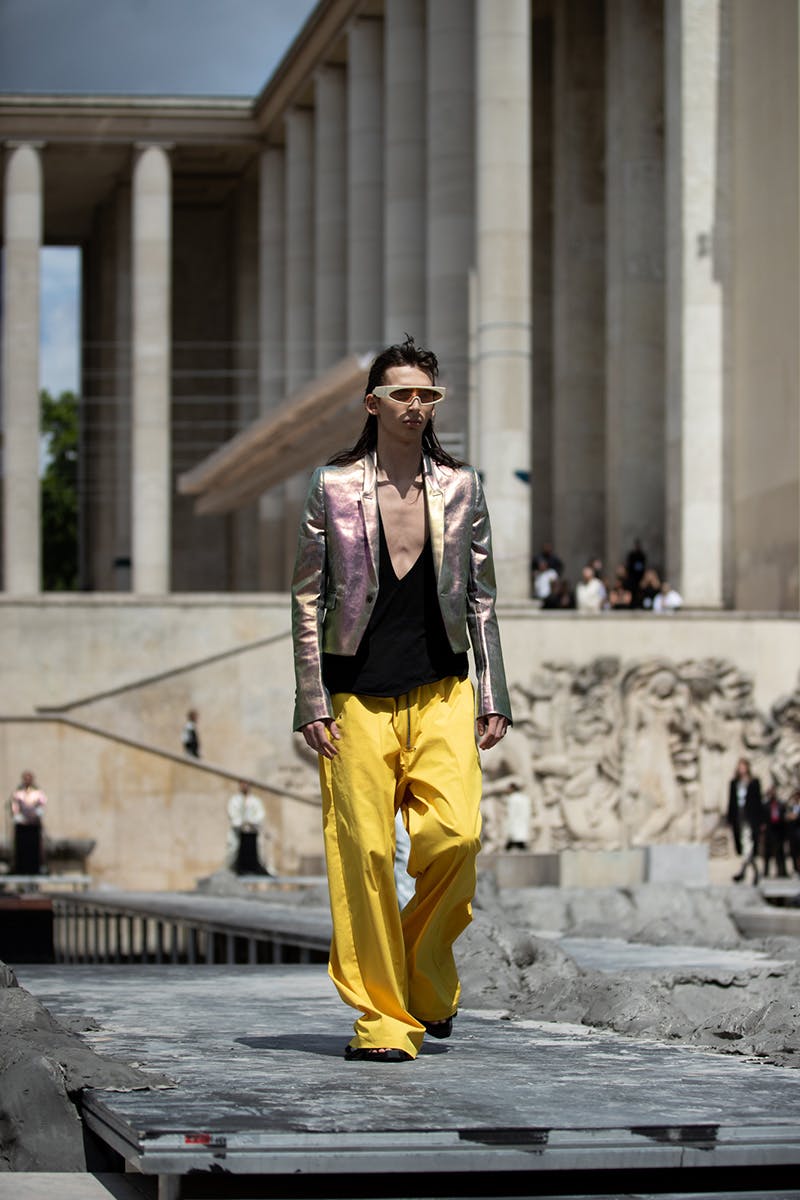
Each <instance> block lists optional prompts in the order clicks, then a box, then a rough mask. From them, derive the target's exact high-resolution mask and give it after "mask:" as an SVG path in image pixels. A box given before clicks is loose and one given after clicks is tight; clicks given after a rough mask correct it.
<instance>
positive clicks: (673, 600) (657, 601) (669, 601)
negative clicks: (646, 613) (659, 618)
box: [653, 579, 683, 612]
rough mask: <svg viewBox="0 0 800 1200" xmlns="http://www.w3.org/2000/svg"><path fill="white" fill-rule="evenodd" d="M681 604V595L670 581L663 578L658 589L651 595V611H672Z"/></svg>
mask: <svg viewBox="0 0 800 1200" xmlns="http://www.w3.org/2000/svg"><path fill="white" fill-rule="evenodd" d="M682 604H683V597H682V596H681V594H680V592H678V591H677V590H676V589H675V588H674V587H673V586H672V584H671V583H668V582H667V580H666V579H665V580H664V582H663V583H662V584H661V588H660V590H659V591H658V592H657V593H656V595H655V596H654V597H653V612H674V611H675V610H676V609H677V608H680V607H681V605H682Z"/></svg>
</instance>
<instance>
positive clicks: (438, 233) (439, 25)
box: [426, 0, 505, 453]
mask: <svg viewBox="0 0 800 1200" xmlns="http://www.w3.org/2000/svg"><path fill="white" fill-rule="evenodd" d="M504 3H505V0H504ZM474 42H475V35H474V5H473V0H428V24H427V55H426V63H427V79H428V91H427V95H428V111H427V133H428V138H427V170H426V190H427V231H426V232H427V280H426V320H427V328H426V339H427V342H428V344H429V345H430V347H431V349H432V350H434V351H435V352H436V353H437V354H438V356H439V359H440V362H441V365H442V377H441V381H442V383H444V384H446V386H447V387H448V388H449V389H450V395H449V396H448V398H447V400H446V401H445V403H444V404H443V405H442V406H441V412H439V413H437V416H436V420H437V430H438V431H439V433H440V434H447V435H450V436H451V437H454V441H453V443H452V444H453V448H454V449H455V450H456V452H457V453H465V452H466V446H467V445H468V442H469V430H468V419H469V399H468V396H469V362H468V359H467V346H468V343H469V271H470V267H471V265H472V261H473V255H474V249H475V241H474V239H475V177H474V176H475V160H474V153H473V137H474V125H475V121H474V110H475V100H474V95H475V70H474V65H475V64H474Z"/></svg>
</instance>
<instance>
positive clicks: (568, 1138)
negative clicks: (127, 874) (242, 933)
mask: <svg viewBox="0 0 800 1200" xmlns="http://www.w3.org/2000/svg"><path fill="white" fill-rule="evenodd" d="M18 974H19V978H20V982H21V983H22V985H23V986H24V987H27V988H28V989H29V990H30V991H31V992H32V993H33V994H34V995H35V996H37V998H38V999H39V1000H40V1001H41V1002H42V1003H44V1004H45V1005H46V1007H47V1008H48V1009H49V1010H50V1011H51V1012H52V1013H53V1015H54V1016H55V1017H56V1018H57V1019H59V1020H60V1021H62V1022H63V1023H64V1024H66V1025H67V1026H68V1027H70V1028H73V1029H80V1028H81V1026H82V1024H83V1022H85V1021H86V1020H87V1018H88V1019H91V1020H93V1021H94V1022H96V1023H97V1028H95V1029H93V1030H90V1031H88V1032H86V1033H85V1034H84V1036H85V1038H86V1040H87V1041H88V1042H89V1043H90V1044H91V1045H92V1046H93V1047H94V1048H95V1049H96V1050H97V1051H98V1052H99V1053H102V1054H106V1055H110V1056H112V1057H115V1058H120V1059H122V1060H123V1061H125V1062H129V1063H136V1064H138V1065H140V1066H141V1067H143V1068H144V1069H146V1070H149V1071H152V1072H159V1073H163V1074H164V1075H166V1076H168V1077H169V1079H170V1080H171V1081H173V1083H174V1085H175V1086H173V1087H168V1088H160V1089H157V1090H149V1091H136V1092H127V1093H123V1092H110V1091H102V1092H100V1091H94V1092H89V1093H88V1094H87V1095H86V1096H85V1098H84V1105H83V1114H84V1119H85V1121H86V1122H87V1124H88V1125H89V1127H90V1128H91V1129H92V1130H93V1131H94V1133H95V1134H96V1135H97V1136H98V1137H99V1138H101V1139H102V1140H103V1141H104V1142H106V1143H107V1144H108V1145H110V1146H111V1147H112V1148H113V1150H114V1151H116V1152H117V1153H118V1154H119V1155H121V1156H122V1157H123V1158H124V1159H125V1160H126V1161H127V1162H128V1163H129V1164H130V1165H132V1166H133V1167H135V1168H138V1169H139V1170H141V1171H143V1172H144V1173H145V1174H147V1175H152V1176H157V1177H158V1178H159V1180H160V1191H159V1195H160V1196H161V1197H164V1198H167V1197H171V1196H178V1195H182V1196H183V1195H185V1196H211V1195H214V1196H237V1195H239V1196H242V1195H248V1196H255V1195H270V1196H273V1197H275V1196H280V1195H284V1194H286V1195H293V1196H306V1195H307V1196H323V1195H333V1194H337V1195H338V1194H342V1195H350V1196H367V1195H374V1196H378V1195H383V1196H429V1195H430V1196H433V1195H438V1196H442V1195H448V1196H460V1195H463V1196H467V1195H469V1196H477V1195H486V1196H488V1195H492V1196H494V1197H499V1196H503V1195H531V1194H536V1195H545V1194H549V1193H552V1194H555V1193H559V1194H561V1195H565V1194H567V1193H569V1194H573V1195H581V1196H588V1195H600V1194H604V1195H612V1194H619V1193H621V1192H625V1193H626V1194H627V1195H632V1194H635V1193H638V1194H646V1193H647V1194H649V1193H656V1192H658V1193H662V1194H664V1193H667V1192H670V1193H676V1194H677V1193H688V1192H690V1191H692V1190H699V1191H703V1192H707V1191H708V1190H716V1191H718V1192H721V1191H724V1189H725V1187H726V1186H727V1185H728V1184H730V1186H731V1190H736V1189H744V1188H746V1187H748V1186H749V1187H751V1188H755V1189H758V1190H759V1191H761V1192H762V1194H766V1193H767V1192H772V1193H773V1194H774V1195H776V1196H777V1195H778V1194H781V1195H788V1194H790V1193H788V1192H786V1191H785V1189H786V1184H787V1172H786V1167H787V1166H788V1165H791V1166H792V1167H793V1168H794V1171H793V1174H794V1172H796V1169H797V1164H798V1163H800V1090H799V1089H798V1087H797V1081H796V1076H795V1075H794V1073H793V1072H791V1073H790V1072H788V1071H785V1070H782V1069H781V1068H778V1067H770V1066H766V1065H763V1064H761V1063H759V1062H756V1061H746V1060H742V1059H741V1058H737V1057H733V1056H731V1057H726V1056H723V1055H718V1054H712V1053H708V1052H703V1051H699V1050H694V1049H687V1048H685V1047H681V1046H677V1045H666V1044H661V1043H657V1042H651V1041H639V1040H633V1039H630V1038H623V1037H620V1036H616V1035H613V1034H607V1033H601V1032H598V1031H596V1030H590V1029H587V1028H585V1027H583V1026H580V1027H578V1026H570V1025H561V1024H545V1023H539V1022H533V1021H526V1020H516V1019H511V1020H506V1019H500V1018H499V1016H498V1015H497V1014H494V1013H491V1012H486V1011H463V1012H462V1013H460V1014H459V1017H458V1020H457V1021H456V1027H455V1032H454V1036H453V1038H452V1039H450V1040H449V1041H447V1042H436V1041H433V1040H429V1041H428V1042H426V1044H425V1046H424V1047H423V1050H422V1053H421V1054H420V1056H419V1058H418V1059H417V1060H416V1061H415V1062H412V1063H403V1064H399V1065H391V1066H378V1065H374V1064H369V1063H345V1061H344V1059H343V1057H342V1055H343V1050H344V1046H345V1043H346V1042H347V1040H348V1037H349V1035H350V1028H351V1021H352V1016H351V1013H350V1010H348V1009H346V1008H345V1007H344V1006H343V1005H342V1004H341V1003H340V1002H339V1000H338V998H337V997H336V994H335V992H334V990H333V987H332V985H331V984H330V982H329V980H328V978H327V975H326V973H325V970H324V968H323V967H320V966H319V965H276V966H269V967H248V966H241V967H238V966H237V967H228V966H226V967H209V966H205V967H187V966H177V967H174V966H155V965H150V966H132V967H127V966H99V965H93V966H88V965H87V966H58V967H49V966H47V967H46V966H38V965H36V966H34V965H32V966H29V967H21V968H19V971H18ZM332 1176H337V1177H338V1183H337V1184H335V1185H334V1181H333V1180H332V1178H331V1177H332ZM259 1181H260V1182H259ZM791 1182H794V1179H792V1180H791ZM259 1187H260V1188H261V1190H258V1189H259ZM253 1188H255V1189H256V1190H252V1189H253ZM781 1188H782V1189H783V1191H781V1190H780V1189H781ZM209 1189H211V1190H209ZM0 1195H2V1192H1V1191H0ZM22 1195H23V1194H22V1193H20V1196H22Z"/></svg>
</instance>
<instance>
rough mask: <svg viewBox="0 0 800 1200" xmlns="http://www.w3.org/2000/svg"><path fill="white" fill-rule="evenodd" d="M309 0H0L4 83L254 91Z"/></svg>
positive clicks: (142, 91)
mask: <svg viewBox="0 0 800 1200" xmlns="http://www.w3.org/2000/svg"><path fill="white" fill-rule="evenodd" d="M314 6H315V0H0V91H2V92H72V93H78V94H82V93H96V92H100V93H107V94H108V93H121V94H124V95H168V96H186V95H196V96H255V95H256V94H257V93H258V92H259V91H260V90H261V88H262V87H263V86H264V84H265V83H266V82H267V80H268V79H269V77H270V76H271V75H272V72H273V71H274V69H275V67H276V66H277V64H278V62H279V61H280V59H281V58H282V57H283V54H284V52H285V51H286V50H287V49H288V47H289V45H290V44H291V42H292V41H293V40H294V37H295V35H296V34H297V33H298V31H299V30H300V28H301V26H302V25H303V24H304V22H305V20H306V17H307V16H308V15H309V13H310V12H311V10H312V9H313V8H314Z"/></svg>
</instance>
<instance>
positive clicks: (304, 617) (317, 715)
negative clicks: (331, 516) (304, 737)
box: [292, 467, 333, 729]
mask: <svg viewBox="0 0 800 1200" xmlns="http://www.w3.org/2000/svg"><path fill="white" fill-rule="evenodd" d="M326 562H327V532H326V519H325V476H324V469H323V468H322V467H320V468H319V469H318V470H316V471H315V472H314V474H313V475H312V477H311V482H310V483H309V488H308V496H307V498H306V505H305V509H304V511H303V517H302V520H301V522H300V533H299V536H298V541H297V557H296V559H295V565H294V574H293V577H292V644H293V648H294V674H295V706H294V718H293V722H292V728H293V729H300V728H301V727H302V726H303V725H308V723H309V722H310V721H318V720H321V719H323V718H327V717H332V716H333V710H332V708H331V698H330V695H329V693H328V690H327V688H326V687H325V685H324V683H323V682H322V621H323V617H324V603H325V578H326Z"/></svg>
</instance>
